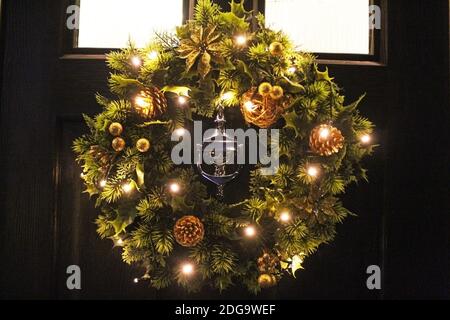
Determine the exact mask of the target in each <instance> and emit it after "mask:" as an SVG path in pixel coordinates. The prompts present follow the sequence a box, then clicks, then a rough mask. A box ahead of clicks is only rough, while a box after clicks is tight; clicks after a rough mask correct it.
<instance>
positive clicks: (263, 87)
mask: <svg viewBox="0 0 450 320" xmlns="http://www.w3.org/2000/svg"><path fill="white" fill-rule="evenodd" d="M271 92H272V85H271V84H270V83H268V82H263V83H261V84H260V85H259V87H258V93H259V94H260V95H262V96H267V95H268V94H270V93H271Z"/></svg>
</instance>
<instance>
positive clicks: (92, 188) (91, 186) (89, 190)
mask: <svg viewBox="0 0 450 320" xmlns="http://www.w3.org/2000/svg"><path fill="white" fill-rule="evenodd" d="M83 193H87V194H89V197H90V198H91V197H92V196H95V195H96V194H98V189H97V187H96V186H95V185H94V184H88V185H86V190H84V191H83Z"/></svg>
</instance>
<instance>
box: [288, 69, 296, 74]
mask: <svg viewBox="0 0 450 320" xmlns="http://www.w3.org/2000/svg"><path fill="white" fill-rule="evenodd" d="M296 71H297V68H296V67H290V68H289V69H288V72H289V73H291V74H293V73H295V72H296Z"/></svg>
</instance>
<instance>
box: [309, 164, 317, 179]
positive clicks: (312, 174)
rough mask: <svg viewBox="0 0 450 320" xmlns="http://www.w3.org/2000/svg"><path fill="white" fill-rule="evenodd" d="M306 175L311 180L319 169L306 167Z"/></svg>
mask: <svg viewBox="0 0 450 320" xmlns="http://www.w3.org/2000/svg"><path fill="white" fill-rule="evenodd" d="M307 172H308V175H309V176H310V177H312V178H315V177H317V176H318V175H319V169H318V168H317V167H315V166H310V167H308V171H307Z"/></svg>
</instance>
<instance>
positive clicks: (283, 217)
mask: <svg viewBox="0 0 450 320" xmlns="http://www.w3.org/2000/svg"><path fill="white" fill-rule="evenodd" d="M280 220H281V221H282V222H289V220H291V214H290V213H289V212H288V211H283V212H282V213H281V214H280Z"/></svg>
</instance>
